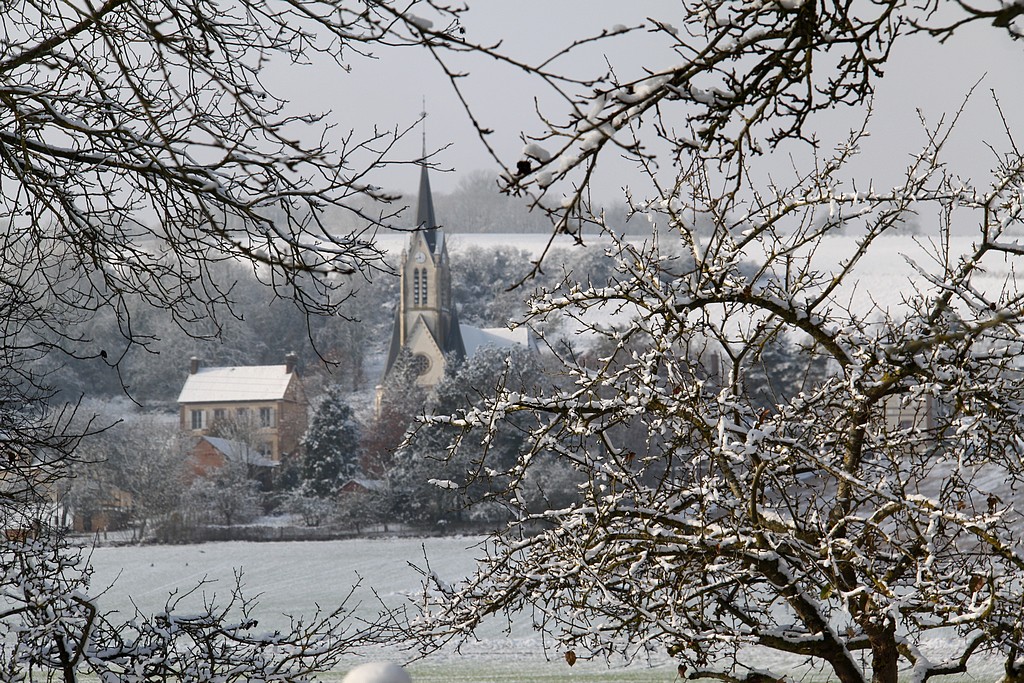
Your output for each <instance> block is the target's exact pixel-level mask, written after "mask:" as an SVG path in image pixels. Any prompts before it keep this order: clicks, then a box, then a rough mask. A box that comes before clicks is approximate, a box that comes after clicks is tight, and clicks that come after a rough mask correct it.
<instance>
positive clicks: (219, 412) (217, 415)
mask: <svg viewBox="0 0 1024 683" xmlns="http://www.w3.org/2000/svg"><path fill="white" fill-rule="evenodd" d="M224 417H225V415H224V409H223V408H214V409H213V421H214V422H223V421H224Z"/></svg>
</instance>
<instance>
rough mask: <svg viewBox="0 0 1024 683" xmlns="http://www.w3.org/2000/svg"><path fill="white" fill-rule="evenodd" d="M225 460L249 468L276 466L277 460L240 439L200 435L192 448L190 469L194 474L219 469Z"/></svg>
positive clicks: (258, 468) (259, 468)
mask: <svg viewBox="0 0 1024 683" xmlns="http://www.w3.org/2000/svg"><path fill="white" fill-rule="evenodd" d="M227 462H240V463H244V464H245V465H247V466H248V467H249V468H250V469H251V470H261V469H264V470H265V469H269V468H273V467H277V466H278V464H279V462H278V461H275V460H271V459H270V458H267V457H265V456H264V455H262V454H261V453H260V452H259V451H257V450H255V449H253V448H252V447H251V446H249V445H248V444H246V443H243V442H241V441H232V440H231V439H223V438H221V437H219V436H201V437H199V441H198V442H197V443H196V445H195V448H193V449H192V471H193V472H195V473H196V474H200V475H202V474H206V473H207V472H209V471H211V470H215V469H219V468H221V467H223V466H224V464H225V463H227Z"/></svg>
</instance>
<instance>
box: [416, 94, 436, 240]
mask: <svg viewBox="0 0 1024 683" xmlns="http://www.w3.org/2000/svg"><path fill="white" fill-rule="evenodd" d="M422 121H423V155H422V157H421V158H420V195H419V199H418V203H417V206H416V227H417V228H418V229H420V230H423V231H424V232H425V234H426V238H427V244H428V245H429V246H430V250H431V251H433V250H434V246H435V245H436V243H437V219H436V218H435V217H434V197H433V195H432V194H431V193H430V176H429V175H428V173H427V123H426V121H427V101H426V98H424V99H423V119H422Z"/></svg>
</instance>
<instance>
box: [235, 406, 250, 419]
mask: <svg viewBox="0 0 1024 683" xmlns="http://www.w3.org/2000/svg"><path fill="white" fill-rule="evenodd" d="M235 417H237V418H238V419H239V420H245V419H246V418H248V417H249V409H248V408H235Z"/></svg>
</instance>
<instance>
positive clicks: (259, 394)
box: [178, 365, 294, 403]
mask: <svg viewBox="0 0 1024 683" xmlns="http://www.w3.org/2000/svg"><path fill="white" fill-rule="evenodd" d="M287 369H288V366H286V365H250V366H236V367H226V368H199V369H198V370H197V371H196V372H194V373H192V374H189V376H188V377H187V378H186V379H185V386H184V387H182V389H181V393H180V394H179V395H178V403H234V402H243V401H280V400H283V399H284V398H285V395H286V394H287V392H288V385H289V383H290V382H291V380H292V376H293V375H294V373H292V372H287Z"/></svg>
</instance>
